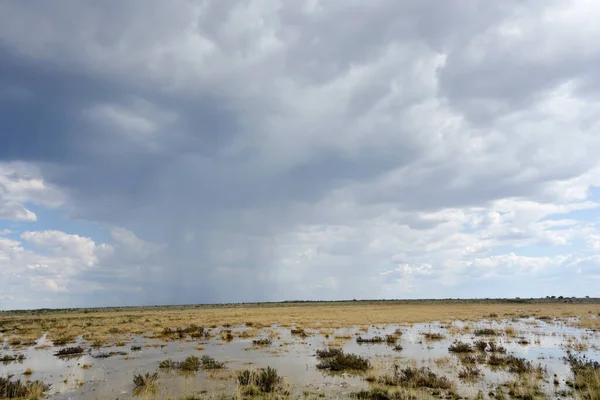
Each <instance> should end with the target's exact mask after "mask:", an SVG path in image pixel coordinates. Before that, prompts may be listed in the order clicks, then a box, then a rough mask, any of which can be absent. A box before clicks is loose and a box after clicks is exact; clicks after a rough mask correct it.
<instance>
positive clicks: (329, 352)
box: [317, 348, 371, 371]
mask: <svg viewBox="0 0 600 400" xmlns="http://www.w3.org/2000/svg"><path fill="white" fill-rule="evenodd" d="M317 358H319V359H320V360H321V362H320V363H319V364H317V368H318V369H326V370H329V371H347V370H349V371H366V370H368V369H369V368H371V363H370V362H369V360H368V359H366V358H364V357H361V356H358V355H356V354H351V353H344V352H343V351H342V350H341V349H331V348H330V349H326V350H317Z"/></svg>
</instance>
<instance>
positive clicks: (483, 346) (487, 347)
mask: <svg viewBox="0 0 600 400" xmlns="http://www.w3.org/2000/svg"><path fill="white" fill-rule="evenodd" d="M473 346H474V347H475V348H476V349H477V350H479V351H489V352H490V353H506V349H505V348H504V347H502V346H500V345H497V344H496V342H493V341H485V340H477V341H475V343H473Z"/></svg>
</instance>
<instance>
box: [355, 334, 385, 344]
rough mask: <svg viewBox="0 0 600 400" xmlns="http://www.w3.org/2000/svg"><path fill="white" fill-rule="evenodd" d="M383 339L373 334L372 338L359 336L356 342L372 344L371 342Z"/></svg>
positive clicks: (380, 341) (379, 341)
mask: <svg viewBox="0 0 600 400" xmlns="http://www.w3.org/2000/svg"><path fill="white" fill-rule="evenodd" d="M383 342H384V339H383V338H382V337H381V336H374V337H372V338H363V337H362V336H359V337H357V338H356V343H358V344H372V343H383Z"/></svg>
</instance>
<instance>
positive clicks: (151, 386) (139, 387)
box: [133, 372, 158, 395]
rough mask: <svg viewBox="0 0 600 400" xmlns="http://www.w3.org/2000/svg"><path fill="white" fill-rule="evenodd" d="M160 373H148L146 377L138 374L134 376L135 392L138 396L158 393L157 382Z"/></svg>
mask: <svg viewBox="0 0 600 400" xmlns="http://www.w3.org/2000/svg"><path fill="white" fill-rule="evenodd" d="M157 380H158V372H154V373H152V374H151V373H150V372H146V374H145V375H142V374H137V375H134V376H133V392H134V393H135V394H136V395H141V394H146V393H153V392H155V391H156V381H157Z"/></svg>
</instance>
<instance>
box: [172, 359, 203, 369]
mask: <svg viewBox="0 0 600 400" xmlns="http://www.w3.org/2000/svg"><path fill="white" fill-rule="evenodd" d="M177 367H178V369H180V370H181V371H189V372H193V371H198V370H199V369H200V359H199V358H198V357H196V356H189V357H187V358H186V359H185V360H183V361H181V362H180V363H179V364H178V366H177Z"/></svg>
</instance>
